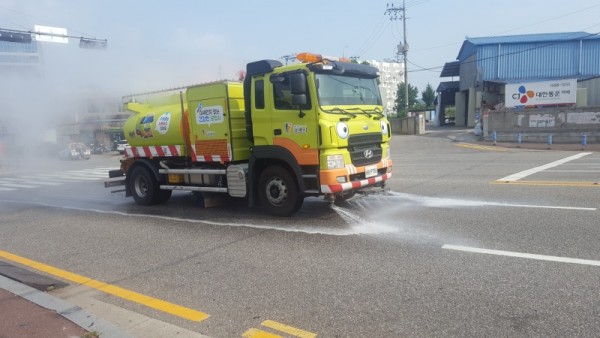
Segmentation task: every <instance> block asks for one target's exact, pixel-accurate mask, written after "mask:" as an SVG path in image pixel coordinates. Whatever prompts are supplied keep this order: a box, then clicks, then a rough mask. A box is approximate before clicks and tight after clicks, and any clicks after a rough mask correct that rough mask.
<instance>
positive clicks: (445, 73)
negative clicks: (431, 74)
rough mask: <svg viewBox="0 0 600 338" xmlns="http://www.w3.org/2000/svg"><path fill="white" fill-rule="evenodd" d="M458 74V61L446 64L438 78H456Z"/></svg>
mask: <svg viewBox="0 0 600 338" xmlns="http://www.w3.org/2000/svg"><path fill="white" fill-rule="evenodd" d="M459 74H460V61H452V62H446V64H445V65H444V68H442V73H441V74H440V77H450V76H458V75H459Z"/></svg>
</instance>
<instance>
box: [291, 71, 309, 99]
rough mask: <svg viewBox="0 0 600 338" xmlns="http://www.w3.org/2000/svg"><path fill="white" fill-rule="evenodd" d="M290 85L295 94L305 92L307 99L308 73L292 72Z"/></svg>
mask: <svg viewBox="0 0 600 338" xmlns="http://www.w3.org/2000/svg"><path fill="white" fill-rule="evenodd" d="M290 87H291V90H292V94H294V96H296V95H297V94H304V99H306V75H304V73H295V74H291V75H290Z"/></svg>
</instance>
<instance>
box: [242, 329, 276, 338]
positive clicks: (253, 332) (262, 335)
mask: <svg viewBox="0 0 600 338" xmlns="http://www.w3.org/2000/svg"><path fill="white" fill-rule="evenodd" d="M242 337H244V338H283V337H282V336H280V335H276V334H273V333H270V332H266V331H263V330H259V329H250V330H248V331H246V332H244V334H243V335H242Z"/></svg>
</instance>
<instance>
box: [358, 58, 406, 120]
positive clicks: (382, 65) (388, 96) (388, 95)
mask: <svg viewBox="0 0 600 338" xmlns="http://www.w3.org/2000/svg"><path fill="white" fill-rule="evenodd" d="M367 62H368V63H369V64H370V65H371V66H373V67H375V68H377V69H378V70H379V81H380V83H379V90H380V91H381V99H382V100H383V107H384V112H385V113H386V115H388V116H390V114H391V115H395V114H396V110H395V109H394V108H395V106H396V97H397V95H398V85H399V84H400V83H402V81H403V80H404V73H403V69H404V66H403V64H402V63H399V62H393V61H375V60H372V61H367Z"/></svg>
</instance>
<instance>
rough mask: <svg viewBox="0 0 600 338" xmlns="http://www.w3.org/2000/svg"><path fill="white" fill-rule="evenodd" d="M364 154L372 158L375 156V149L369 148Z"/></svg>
mask: <svg viewBox="0 0 600 338" xmlns="http://www.w3.org/2000/svg"><path fill="white" fill-rule="evenodd" d="M363 154H364V155H365V158H371V157H373V150H371V149H367V150H365V152H364V153H363Z"/></svg>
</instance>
